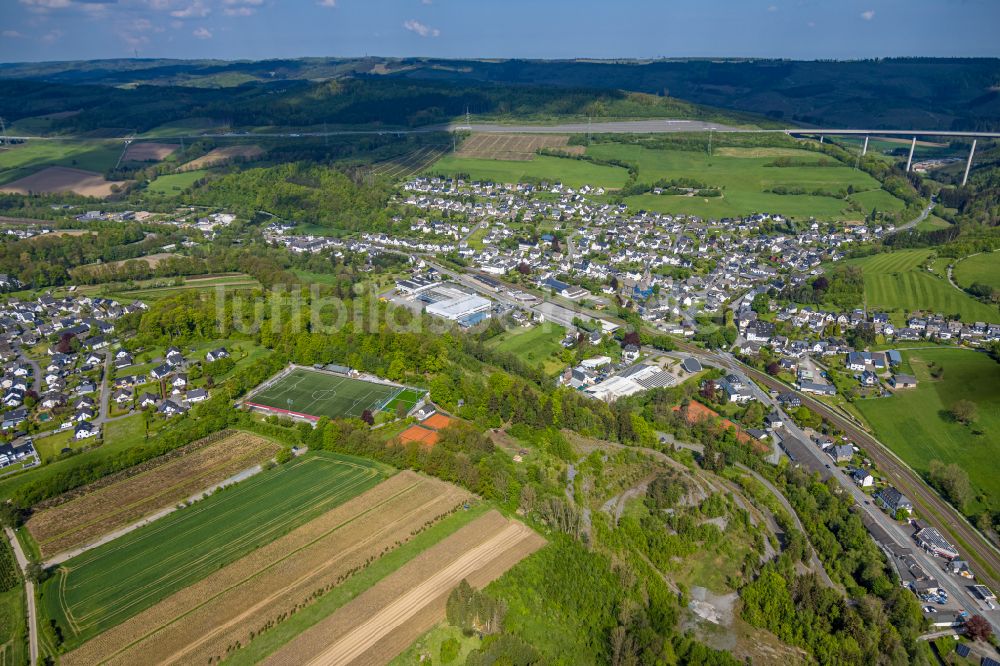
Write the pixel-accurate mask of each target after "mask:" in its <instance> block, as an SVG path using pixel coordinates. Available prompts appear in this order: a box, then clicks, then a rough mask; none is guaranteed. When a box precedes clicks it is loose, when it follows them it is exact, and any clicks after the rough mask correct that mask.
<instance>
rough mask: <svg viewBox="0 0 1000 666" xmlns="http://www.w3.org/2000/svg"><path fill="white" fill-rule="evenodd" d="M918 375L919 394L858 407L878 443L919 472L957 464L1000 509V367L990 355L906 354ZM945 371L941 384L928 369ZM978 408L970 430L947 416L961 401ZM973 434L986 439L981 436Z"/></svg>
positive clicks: (938, 351) (961, 352)
mask: <svg viewBox="0 0 1000 666" xmlns="http://www.w3.org/2000/svg"><path fill="white" fill-rule="evenodd" d="M903 354H904V358H905V360H906V361H907V362H908V363H909V364H910V367H911V368H912V370H913V371H914V372H915V373H916V376H917V379H918V381H919V384H918V385H917V388H916V389H911V390H907V391H901V392H899V393H898V394H896V395H894V396H892V397H889V398H881V399H872V400H859V401H857V402H856V403H855V404H856V405H857V407H858V409H860V410H861V412H862V414H864V415H865V417H866V418H867V419H868V421H869V423H871V425H872V427H874V428H875V432H876V433H877V434H878V436H879V438H880V439H881V440H882V441H883V442H885V443H886V444H887V445H888V446H889V447H891V448H892V450H893V451H895V452H896V453H897V454H898V455H899V456H900V457H902V458H903V459H904V460H905V461H906V462H907V463H909V464H910V465H911V466H912V467H913V468H914V469H916V470H917V471H919V472H925V471H926V470H927V468H928V465H929V463H930V461H931V460H932V459H935V458H936V459H938V460H941V461H943V462H946V463H951V462H957V463H958V464H959V465H961V466H962V467H963V468H964V469H965V470H966V471H967V472H968V473H969V478H970V479H971V481H972V484H973V486H974V488H975V489H976V490H977V492H980V493H986V494H987V496H988V498H989V499H988V502H987V503H988V504H989V505H990V506H992V507H993V509H994V510H995V509H997V508H998V507H1000V477H998V476H997V474H996V461H997V458H998V456H1000V440H998V439H997V437H996V433H997V432H1000V364H997V363H996V362H995V361H993V360H992V359H991V358H989V357H988V356H986V355H985V354H981V353H979V352H975V351H969V350H962V349H948V348H941V349H918V350H913V351H904V352H903ZM931 362H934V363H939V364H941V365H942V366H943V367H944V375H943V377H942V379H940V380H934V379H932V378H931V377H930V371H929V369H928V364H929V363H931ZM962 399H967V400H972V401H973V402H975V403H976V404H977V405H978V407H979V418H978V421H977V423H976V425H975V426H974V428H970V427H968V426H963V425H961V424H958V423H954V422H952V421H951V420H950V419H949V418H948V417H947V416H946V415H945V414H944V412H945V411H946V410H948V409H949V408H950V407H951V406H952V405H953V404H954V403H955V402H957V401H958V400H962ZM974 430H981V431H982V432H983V433H984V434H982V435H976V434H974Z"/></svg>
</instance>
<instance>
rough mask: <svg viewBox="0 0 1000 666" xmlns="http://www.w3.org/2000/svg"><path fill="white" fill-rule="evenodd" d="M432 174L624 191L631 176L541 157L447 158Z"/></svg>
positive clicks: (609, 168) (619, 170)
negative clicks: (616, 188)
mask: <svg viewBox="0 0 1000 666" xmlns="http://www.w3.org/2000/svg"><path fill="white" fill-rule="evenodd" d="M427 173H430V174H443V175H449V176H453V175H457V174H466V175H467V176H468V177H469V178H471V179H472V180H490V181H494V182H498V183H517V182H521V181H524V180H526V179H536V180H548V181H551V182H560V183H563V184H564V185H567V186H569V187H582V186H583V185H592V186H594V187H606V188H614V187H622V186H623V185H625V182H626V181H627V180H628V172H627V171H626V170H625V169H622V168H621V167H615V166H606V165H603V164H593V163H591V162H586V161H583V160H574V159H567V158H564V157H551V156H549V155H539V156H537V157H535V159H533V160H528V161H516V162H515V161H504V160H489V159H480V158H471V157H453V156H451V155H447V156H445V157H443V158H441V159H440V160H438V161H437V162H435V163H434V164H433V165H431V166H430V167H429V168H428V169H427Z"/></svg>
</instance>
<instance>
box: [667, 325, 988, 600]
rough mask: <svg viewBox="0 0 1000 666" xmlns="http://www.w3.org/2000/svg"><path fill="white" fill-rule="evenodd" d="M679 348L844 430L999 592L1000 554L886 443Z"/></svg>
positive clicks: (829, 412)
mask: <svg viewBox="0 0 1000 666" xmlns="http://www.w3.org/2000/svg"><path fill="white" fill-rule="evenodd" d="M677 348H678V349H680V350H682V351H686V352H689V353H691V354H697V355H699V356H708V357H709V358H710V359H711V360H712V361H714V362H715V363H717V364H719V365H723V366H726V367H729V368H730V369H738V370H740V371H741V372H743V373H744V374H746V375H748V376H750V377H752V378H753V379H755V380H757V381H758V382H760V383H761V384H763V385H764V386H767V387H768V388H770V389H774V390H777V391H782V392H789V391H791V392H793V393H795V394H796V395H797V396H799V398H800V399H801V400H802V404H803V405H805V406H807V407H809V408H810V409H811V410H813V411H814V412H816V413H817V414H819V415H820V416H822V417H823V418H825V419H826V420H828V421H829V422H830V423H832V424H834V425H835V426H837V427H838V428H840V429H841V430H842V431H843V432H844V434H846V435H847V437H848V438H850V439H851V440H852V441H854V442H855V443H857V445H858V446H860V447H861V448H863V449H864V450H865V453H866V454H867V455H868V457H869V458H871V459H872V461H874V462H875V464H876V466H877V467H878V468H879V470H881V471H882V473H883V474H884V475H885V477H886V478H887V479H888V480H889V481H890V482H891V483H892V484H893V485H894V486H895V487H896V488H897V489H898V490H899V491H900V492H902V493H903V494H904V495H906V496H907V497H909V498H910V500H911V501H912V502H913V505H914V508H915V509H917V511H918V513H919V514H920V515H921V516H923V517H924V518H925V519H927V520H928V521H929V522H931V523H933V524H934V526H935V527H937V528H938V529H939V530H940V531H941V532H942V534H944V535H945V536H946V537H947V538H949V540H951V541H952V542H953V543H954V544H955V545H956V546H958V547H959V548H960V549H961V550H962V552H963V553H964V555H965V557H966V559H968V560H970V561H972V562H973V563H975V564H976V565H978V569H979V570H978V572H977V576H978V578H979V579H980V582H982V583H983V584H985V585H988V586H989V587H990V588H991V589H994V590H995V589H997V587H998V585H997V582H998V581H1000V575H998V572H1000V551H998V550H997V549H996V547H995V546H994V545H993V544H992V543H990V542H989V541H988V540H987V539H986V537H985V536H983V535H982V534H980V533H979V531H978V530H976V529H975V528H974V527H972V525H970V524H969V523H968V521H967V520H966V519H965V517H964V516H962V515H961V514H960V513H959V512H958V510H957V509H955V508H954V507H953V506H951V505H950V504H948V503H947V502H946V501H945V500H944V499H942V498H941V497H940V496H939V495H938V494H937V492H936V491H935V490H934V489H933V488H931V487H929V486H928V485H927V484H926V483H925V482H924V480H923V479H922V478H920V476H919V475H918V474H917V473H916V472H915V471H914V470H913V469H912V468H910V466H909V465H907V464H906V463H905V462H903V461H902V460H900V459H899V458H898V457H897V456H896V454H894V453H893V452H892V451H891V450H889V448H888V447H886V446H885V445H884V444H883V443H882V442H880V441H879V440H878V439H876V438H875V437H874V436H872V435H871V434H870V433H868V432H867V431H865V430H863V429H862V428H861V427H860V426H858V425H857V424H856V423H854V422H853V421H851V420H850V419H848V418H847V417H845V416H844V415H842V414H840V413H839V412H837V411H835V410H834V409H833V408H832V407H829V406H828V405H825V404H824V403H822V402H820V401H819V400H817V399H816V398H813V397H811V396H809V395H806V394H804V393H800V392H799V391H796V390H794V389H791V388H789V387H788V386H787V385H786V384H783V383H781V382H779V381H778V380H776V379H774V378H773V377H771V376H769V375H767V374H766V373H763V372H760V371H759V370H756V369H754V368H751V367H749V366H747V365H744V364H742V363H739V362H733V361H730V360H729V359H727V358H725V357H723V356H720V355H717V354H710V353H707V352H706V351H705V350H704V349H701V348H699V347H695V346H694V345H690V344H687V343H684V342H678V343H677Z"/></svg>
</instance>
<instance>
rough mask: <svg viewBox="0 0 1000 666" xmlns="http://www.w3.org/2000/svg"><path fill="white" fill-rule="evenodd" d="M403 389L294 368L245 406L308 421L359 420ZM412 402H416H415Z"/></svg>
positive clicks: (254, 396)
mask: <svg viewBox="0 0 1000 666" xmlns="http://www.w3.org/2000/svg"><path fill="white" fill-rule="evenodd" d="M404 389H405V387H402V386H397V385H391V384H376V383H374V382H368V381H364V380H362V379H353V378H351V377H345V376H343V375H335V374H332V373H329V372H320V371H316V370H309V369H306V368H294V369H293V370H292V371H291V372H289V373H288V374H287V375H285V376H284V377H281V378H280V379H278V380H277V381H276V382H275V383H274V384H273V385H271V386H267V387H266V388H264V389H263V390H261V391H259V392H257V393H253V394H252V395H251V396H250V397H249V398H247V399H246V400H245V401H244V403H245V404H247V405H249V406H251V407H257V408H264V409H265V410H268V411H274V412H279V413H286V414H287V413H291V414H294V415H296V416H304V417H307V418H320V417H322V416H327V417H330V418H340V417H343V416H352V417H360V416H361V415H362V414H363V413H364V412H365V411H366V410H369V411H371V413H372V414H375V413H377V412H380V411H383V410H385V409H388V406H389V404H390V403H392V401H393V399H395V398H396V396H398V395H399V394H400V393H402V391H403V390H404ZM414 402H415V401H414Z"/></svg>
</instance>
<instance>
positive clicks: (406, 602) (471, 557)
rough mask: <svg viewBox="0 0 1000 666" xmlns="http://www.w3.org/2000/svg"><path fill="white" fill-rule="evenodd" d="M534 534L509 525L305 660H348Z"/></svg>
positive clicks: (317, 664) (329, 663)
mask: <svg viewBox="0 0 1000 666" xmlns="http://www.w3.org/2000/svg"><path fill="white" fill-rule="evenodd" d="M533 534H534V533H533V532H532V531H531V530H530V529H529V528H527V527H525V526H524V525H521V524H520V523H512V524H510V525H508V526H507V527H506V528H504V529H503V530H501V531H500V532H499V533H498V534H497V535H496V536H494V537H492V538H491V539H490V540H489V541H486V542H485V543H483V544H481V545H479V546H477V547H475V548H473V549H472V550H470V551H468V552H467V553H465V554H464V555H462V556H461V557H459V558H458V559H457V560H455V561H454V562H452V563H451V564H450V565H448V566H447V567H445V568H444V569H442V570H441V571H439V572H438V573H436V574H434V575H433V576H431V577H430V578H428V579H427V580H425V581H424V582H422V583H420V584H419V585H417V586H416V587H414V588H413V589H412V590H410V591H409V592H407V593H406V594H404V595H403V596H401V597H400V598H398V599H397V600H396V601H394V602H392V603H391V604H389V605H388V606H386V607H385V608H383V609H382V610H381V611H379V612H378V613H376V614H375V615H374V616H372V617H371V618H369V619H368V620H366V621H365V622H362V623H361V624H359V625H358V626H357V627H355V628H354V629H353V630H351V631H350V632H349V633H348V634H347V635H345V636H343V637H342V638H341V639H340V640H338V641H336V642H335V643H333V644H331V645H330V646H329V647H327V648H326V649H325V650H324V651H323V652H321V653H320V654H318V655H317V656H315V657H314V658H313V659H311V660H310V661H308V662H306V663H307V664H309V665H310V666H339V665H341V664H349V663H351V662H352V661H354V660H355V659H356V658H358V657H360V656H361V655H362V654H364V652H365V651H366V650H368V649H369V648H371V647H372V646H374V645H375V644H376V643H378V642H379V641H380V640H381V639H382V638H383V637H385V636H386V635H388V634H389V633H390V632H391V631H392V630H393V629H395V628H396V627H398V626H400V625H402V624H404V623H405V622H406V621H407V620H409V619H410V618H411V617H413V616H414V615H416V614H417V613H419V612H421V610H423V608H424V607H425V606H427V605H429V604H430V603H431V602H432V601H433V600H434V599H436V598H438V597H439V596H441V595H442V594H443V593H445V592H447V591H448V590H450V589H452V588H453V587H454V586H455V585H457V584H458V583H459V582H460V581H461V580H462V579H463V578H465V577H466V576H468V575H469V574H470V573H472V572H473V571H476V570H477V569H479V568H481V567H483V566H484V565H486V564H487V563H488V562H490V561H491V560H493V559H495V558H496V557H498V556H499V555H501V554H502V553H504V552H505V551H507V550H509V549H511V548H514V547H515V546H517V545H518V544H519V543H520V542H521V541H523V540H525V539H527V538H528V537H529V536H531V535H533Z"/></svg>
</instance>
